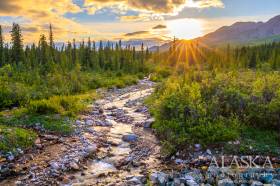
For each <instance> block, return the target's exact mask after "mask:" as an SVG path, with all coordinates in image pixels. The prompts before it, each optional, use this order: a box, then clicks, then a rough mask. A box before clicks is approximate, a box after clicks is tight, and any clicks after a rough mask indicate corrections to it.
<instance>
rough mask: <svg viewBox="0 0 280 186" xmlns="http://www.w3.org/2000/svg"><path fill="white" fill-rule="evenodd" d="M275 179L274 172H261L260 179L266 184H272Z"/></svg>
mask: <svg viewBox="0 0 280 186" xmlns="http://www.w3.org/2000/svg"><path fill="white" fill-rule="evenodd" d="M272 180H273V174H272V173H264V174H261V176H260V179H259V181H261V182H263V183H265V184H271V182H272Z"/></svg>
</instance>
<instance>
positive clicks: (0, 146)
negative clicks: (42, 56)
mask: <svg viewBox="0 0 280 186" xmlns="http://www.w3.org/2000/svg"><path fill="white" fill-rule="evenodd" d="M140 75H141V74H140ZM84 76H87V75H86V74H84ZM84 78H86V79H87V85H86V87H87V90H86V91H85V92H86V93H80V94H76V95H54V96H47V98H43V99H31V100H29V101H25V102H22V103H21V104H16V105H19V106H20V107H18V108H16V109H11V110H6V111H2V112H0V124H1V125H0V126H1V127H2V128H3V131H4V129H5V135H2V137H3V140H2V141H1V143H0V152H8V151H14V149H15V148H18V147H19V148H21V149H26V148H29V147H30V146H32V144H33V143H34V139H35V136H36V135H37V134H36V132H35V131H32V130H28V129H24V128H37V127H38V126H39V127H40V128H41V129H42V130H43V131H45V132H47V133H52V134H57V135H71V134H72V132H73V130H74V128H73V125H72V123H73V122H74V121H75V120H76V118H77V116H78V115H79V113H81V112H82V111H84V110H86V109H87V105H88V104H90V103H91V102H93V101H94V100H95V99H97V98H98V97H99V96H98V95H97V93H96V91H95V90H94V89H96V88H100V87H103V88H113V87H117V88H123V87H125V86H127V85H132V84H135V83H137V79H138V76H136V75H122V74H111V75H110V74H105V75H100V74H96V75H90V77H84ZM16 91H20V90H16ZM31 93H32V92H29V94H31ZM34 93H35V92H34ZM46 95H47V94H46ZM28 97H30V96H28ZM3 99H4V98H3ZM10 101H11V103H10V104H11V105H12V101H13V98H12V97H11V99H10ZM37 132H42V131H37Z"/></svg>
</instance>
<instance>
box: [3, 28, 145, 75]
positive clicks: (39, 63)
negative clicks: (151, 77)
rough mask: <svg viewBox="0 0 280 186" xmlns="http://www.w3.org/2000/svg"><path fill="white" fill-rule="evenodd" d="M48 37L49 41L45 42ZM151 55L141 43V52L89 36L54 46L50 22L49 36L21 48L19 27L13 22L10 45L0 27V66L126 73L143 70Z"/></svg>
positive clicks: (120, 42)
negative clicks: (76, 67) (79, 66)
mask: <svg viewBox="0 0 280 186" xmlns="http://www.w3.org/2000/svg"><path fill="white" fill-rule="evenodd" d="M47 40H48V41H47ZM149 56H150V53H149V50H148V48H147V49H145V48H144V45H143V44H142V46H141V49H140V51H139V50H136V48H135V47H134V46H130V45H127V46H124V45H123V44H122V41H119V42H110V41H108V42H105V43H104V42H103V41H99V42H98V43H96V42H95V41H92V40H91V39H90V38H88V41H86V42H85V41H82V42H79V44H77V42H76V40H75V39H73V41H72V42H70V41H69V42H67V43H66V44H62V46H60V47H58V46H55V42H54V34H53V29H52V25H50V27H49V37H48V39H47V37H46V36H45V35H44V34H42V35H41V36H40V39H39V42H38V44H37V45H35V44H32V45H31V46H29V45H27V46H26V47H24V44H23V36H22V31H21V28H20V26H19V25H18V24H15V23H14V24H13V26H12V31H11V44H8V43H5V42H4V38H3V33H2V28H1V26H0V67H2V66H4V65H6V64H11V65H13V66H24V67H27V68H29V69H30V68H31V69H33V68H41V69H42V71H43V72H44V73H48V72H49V71H51V70H52V69H53V68H54V66H55V65H60V66H62V67H63V68H67V69H69V68H70V69H71V68H73V67H75V66H76V65H81V67H82V70H106V71H121V72H125V73H136V72H143V71H144V70H145V69H144V61H145V60H147V59H148V58H149Z"/></svg>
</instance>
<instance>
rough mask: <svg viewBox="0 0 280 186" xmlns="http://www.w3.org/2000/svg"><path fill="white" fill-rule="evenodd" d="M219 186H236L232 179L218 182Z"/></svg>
mask: <svg viewBox="0 0 280 186" xmlns="http://www.w3.org/2000/svg"><path fill="white" fill-rule="evenodd" d="M218 186H234V183H233V181H232V180H231V179H229V178H227V179H223V180H219V181H218Z"/></svg>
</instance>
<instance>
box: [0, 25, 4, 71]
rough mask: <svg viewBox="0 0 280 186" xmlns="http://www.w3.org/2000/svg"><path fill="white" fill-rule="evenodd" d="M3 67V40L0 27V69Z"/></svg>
mask: <svg viewBox="0 0 280 186" xmlns="http://www.w3.org/2000/svg"><path fill="white" fill-rule="evenodd" d="M3 65H4V39H3V33H2V26H1V25H0V67H1V66H3Z"/></svg>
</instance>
